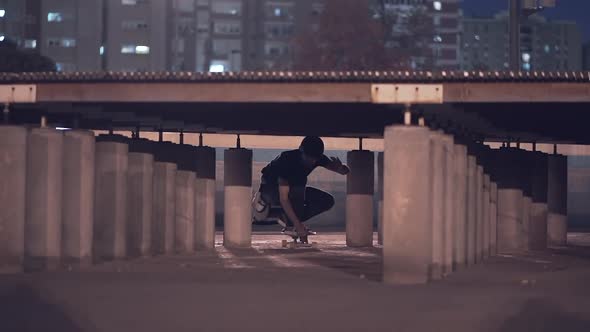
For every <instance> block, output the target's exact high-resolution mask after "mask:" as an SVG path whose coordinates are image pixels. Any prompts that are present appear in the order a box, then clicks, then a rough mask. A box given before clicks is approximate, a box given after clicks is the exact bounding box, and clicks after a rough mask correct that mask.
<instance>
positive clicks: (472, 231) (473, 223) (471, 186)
mask: <svg viewBox="0 0 590 332" xmlns="http://www.w3.org/2000/svg"><path fill="white" fill-rule="evenodd" d="M466 225H467V228H466V234H467V256H466V262H467V265H473V264H475V262H476V252H477V248H476V240H477V162H476V158H475V155H474V154H468V155H467V218H466Z"/></svg>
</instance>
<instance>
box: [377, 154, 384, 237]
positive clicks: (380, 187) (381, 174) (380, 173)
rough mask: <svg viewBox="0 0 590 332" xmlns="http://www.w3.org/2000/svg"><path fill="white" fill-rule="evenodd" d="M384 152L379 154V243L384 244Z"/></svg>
mask: <svg viewBox="0 0 590 332" xmlns="http://www.w3.org/2000/svg"><path fill="white" fill-rule="evenodd" d="M384 157H385V155H384V153H383V152H379V153H378V154H377V243H378V244H383V160H384Z"/></svg>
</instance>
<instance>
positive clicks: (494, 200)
mask: <svg viewBox="0 0 590 332" xmlns="http://www.w3.org/2000/svg"><path fill="white" fill-rule="evenodd" d="M497 254H498V184H497V183H496V182H492V183H491V185H490V255H492V256H495V255H497Z"/></svg>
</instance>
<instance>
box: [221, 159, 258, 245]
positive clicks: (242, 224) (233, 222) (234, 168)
mask: <svg viewBox="0 0 590 332" xmlns="http://www.w3.org/2000/svg"><path fill="white" fill-rule="evenodd" d="M224 177H225V179H224V188H225V190H224V195H225V204H224V216H223V218H224V224H223V228H224V229H223V245H224V246H225V247H228V248H249V247H250V246H251V245H252V150H247V149H240V148H238V149H229V150H225V158H224Z"/></svg>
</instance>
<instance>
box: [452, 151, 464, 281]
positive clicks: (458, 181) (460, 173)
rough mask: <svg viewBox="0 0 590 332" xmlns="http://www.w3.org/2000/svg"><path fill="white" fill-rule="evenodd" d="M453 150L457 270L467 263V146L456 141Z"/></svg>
mask: <svg viewBox="0 0 590 332" xmlns="http://www.w3.org/2000/svg"><path fill="white" fill-rule="evenodd" d="M453 150H454V152H455V154H454V157H455V160H454V162H453V169H454V173H453V177H454V183H455V186H454V188H453V189H454V190H453V202H454V205H453V207H454V208H453V210H454V213H453V220H454V226H453V227H454V237H453V238H454V241H453V243H454V245H453V269H454V270H457V269H460V268H461V267H464V266H465V265H466V263H467V146H466V145H464V144H460V143H456V144H455V145H454V147H453Z"/></svg>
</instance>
